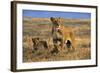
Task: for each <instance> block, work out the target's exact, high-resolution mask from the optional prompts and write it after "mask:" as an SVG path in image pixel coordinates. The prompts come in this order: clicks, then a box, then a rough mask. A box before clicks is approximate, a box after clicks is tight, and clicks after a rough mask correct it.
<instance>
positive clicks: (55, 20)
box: [50, 17, 62, 28]
mask: <svg viewBox="0 0 100 73" xmlns="http://www.w3.org/2000/svg"><path fill="white" fill-rule="evenodd" d="M50 20H51V22H52V23H53V26H54V27H56V28H59V27H60V25H61V24H62V21H61V20H62V19H61V18H60V17H58V18H55V17H51V18H50Z"/></svg>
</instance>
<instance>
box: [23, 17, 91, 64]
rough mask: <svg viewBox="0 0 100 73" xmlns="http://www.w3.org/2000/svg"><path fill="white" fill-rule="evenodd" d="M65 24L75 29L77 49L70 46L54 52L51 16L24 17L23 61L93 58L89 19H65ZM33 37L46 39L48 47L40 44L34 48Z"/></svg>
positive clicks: (41, 39)
mask: <svg viewBox="0 0 100 73" xmlns="http://www.w3.org/2000/svg"><path fill="white" fill-rule="evenodd" d="M64 25H65V26H66V27H71V28H73V30H74V32H73V33H74V35H75V40H76V41H77V43H76V44H77V49H76V50H75V51H71V50H70V48H66V49H64V50H63V51H62V52H58V53H52V52H51V51H52V50H53V48H54V47H53V42H52V35H51V28H52V23H51V21H50V20H49V18H27V17H24V19H23V62H40V61H60V60H83V59H91V37H90V35H91V32H90V31H91V26H90V20H89V19H80V20H78V19H64ZM32 38H40V40H39V41H46V42H47V44H48V48H44V46H43V45H41V44H38V46H37V49H34V43H33V41H32Z"/></svg>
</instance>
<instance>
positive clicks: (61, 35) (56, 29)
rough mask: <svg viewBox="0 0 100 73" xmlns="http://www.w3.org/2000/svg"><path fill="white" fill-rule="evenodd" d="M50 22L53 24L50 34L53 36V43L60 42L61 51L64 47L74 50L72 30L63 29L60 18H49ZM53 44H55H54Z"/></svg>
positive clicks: (68, 28)
mask: <svg viewBox="0 0 100 73" xmlns="http://www.w3.org/2000/svg"><path fill="white" fill-rule="evenodd" d="M50 20H51V21H52V23H53V27H52V34H53V41H55V40H56V42H57V41H60V42H61V47H62V48H61V49H64V48H65V47H66V46H67V48H72V49H73V50H75V49H76V45H75V37H74V35H73V31H72V28H70V27H65V26H64V25H63V24H62V18H60V17H59V18H54V17H51V18H50ZM54 44H55V43H54Z"/></svg>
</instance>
